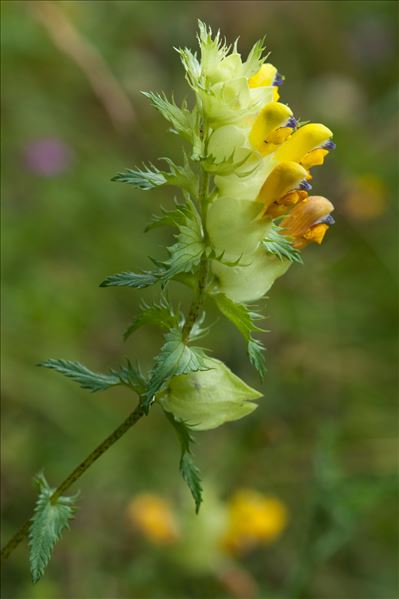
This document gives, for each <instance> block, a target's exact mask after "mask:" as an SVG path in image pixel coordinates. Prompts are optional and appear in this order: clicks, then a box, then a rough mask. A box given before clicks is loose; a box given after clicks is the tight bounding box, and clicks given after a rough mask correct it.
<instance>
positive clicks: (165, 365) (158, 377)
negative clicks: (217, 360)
mask: <svg viewBox="0 0 399 599" xmlns="http://www.w3.org/2000/svg"><path fill="white" fill-rule="evenodd" d="M205 360H206V354H205V352H204V351H203V349H201V348H200V347H195V346H188V345H187V343H185V342H184V341H183V336H182V331H181V330H180V329H171V330H170V331H168V333H166V335H165V344H164V345H163V346H162V348H161V351H160V352H159V354H158V355H157V357H156V358H155V360H154V366H153V368H152V370H151V374H150V379H149V382H148V390H147V392H146V394H145V397H146V399H145V401H144V408H145V409H146V411H148V409H149V407H150V405H151V402H152V401H153V399H154V396H155V395H156V394H157V393H159V391H161V390H162V389H163V388H164V387H165V386H166V385H167V384H168V382H169V381H170V379H171V378H172V377H173V376H177V375H179V374H187V373H188V372H196V371H197V370H207V369H208V368H207V366H206V364H205Z"/></svg>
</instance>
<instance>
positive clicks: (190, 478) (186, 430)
mask: <svg viewBox="0 0 399 599" xmlns="http://www.w3.org/2000/svg"><path fill="white" fill-rule="evenodd" d="M164 414H165V416H166V418H167V419H168V420H169V422H170V423H171V425H172V426H173V428H174V429H175V431H176V433H177V436H178V438H179V442H180V447H181V457H180V473H181V475H182V477H183V479H184V480H185V482H186V483H187V486H188V488H189V489H190V491H191V494H192V496H193V499H194V502H195V512H196V513H197V514H198V511H199V509H200V506H201V503H202V486H201V475H200V471H199V469H198V467H197V466H196V465H195V464H194V462H193V458H192V455H191V444H192V443H194V437H193V435H192V432H191V429H190V427H188V426H187V425H186V424H184V422H182V421H181V420H177V418H175V417H174V416H173V414H171V413H170V412H166V411H164Z"/></svg>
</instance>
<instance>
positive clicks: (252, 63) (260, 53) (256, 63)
mask: <svg viewBox="0 0 399 599" xmlns="http://www.w3.org/2000/svg"><path fill="white" fill-rule="evenodd" d="M265 40H266V37H263V38H262V39H260V40H258V41H257V42H255V44H254V45H253V46H252V48H251V51H250V53H249V54H248V58H247V60H246V61H245V68H246V71H245V75H246V76H247V77H251V75H254V74H255V73H256V72H257V71H259V69H260V67H261V66H262V64H263V63H264V62H265V61H266V59H267V56H264V52H265V49H266V46H265Z"/></svg>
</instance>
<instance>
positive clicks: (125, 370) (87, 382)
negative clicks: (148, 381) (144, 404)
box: [38, 359, 145, 393]
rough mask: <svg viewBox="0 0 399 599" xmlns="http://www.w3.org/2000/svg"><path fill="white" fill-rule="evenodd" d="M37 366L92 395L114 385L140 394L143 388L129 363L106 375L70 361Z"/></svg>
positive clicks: (140, 380) (50, 362)
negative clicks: (60, 376) (71, 382)
mask: <svg viewBox="0 0 399 599" xmlns="http://www.w3.org/2000/svg"><path fill="white" fill-rule="evenodd" d="M38 366H42V367H43V368H50V369H51V370H55V371H56V372H59V373H60V374H63V375H64V376H66V377H68V378H70V379H72V380H73V381H75V382H76V383H78V384H79V385H80V387H82V389H88V390H89V391H91V392H92V393H95V392H96V391H105V390H106V389H109V388H110V387H115V386H116V385H129V386H131V387H133V388H134V389H135V391H137V392H138V393H141V392H142V390H143V387H145V380H144V378H143V377H142V375H141V374H140V372H139V371H138V370H137V369H135V368H133V366H132V365H131V364H130V362H128V364H127V366H122V367H121V368H120V370H111V371H110V372H109V373H107V374H103V373H99V372H93V371H92V370H89V369H88V368H86V366H83V364H81V363H80V362H73V361H71V360H55V359H50V360H46V361H44V362H40V363H39V364H38Z"/></svg>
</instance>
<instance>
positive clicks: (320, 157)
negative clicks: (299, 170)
mask: <svg viewBox="0 0 399 599" xmlns="http://www.w3.org/2000/svg"><path fill="white" fill-rule="evenodd" d="M327 154H328V150H325V149H324V148H317V150H312V151H311V152H308V153H307V154H305V156H304V157H303V158H302V160H301V164H302V165H303V166H304V167H305V168H307V169H309V168H312V166H319V165H321V164H323V163H324V158H325V157H326V156H327Z"/></svg>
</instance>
